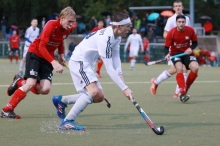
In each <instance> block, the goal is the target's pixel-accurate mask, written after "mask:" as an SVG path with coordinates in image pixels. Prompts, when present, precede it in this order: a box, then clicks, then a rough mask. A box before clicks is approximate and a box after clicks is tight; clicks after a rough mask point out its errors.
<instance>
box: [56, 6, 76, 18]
mask: <svg viewBox="0 0 220 146" xmlns="http://www.w3.org/2000/svg"><path fill="white" fill-rule="evenodd" d="M68 15H69V16H76V13H75V11H74V10H73V9H72V8H71V7H70V6H68V7H66V8H64V9H63V10H62V11H61V12H60V15H59V18H60V17H62V16H64V17H66V16H68Z"/></svg>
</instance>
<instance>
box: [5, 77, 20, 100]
mask: <svg viewBox="0 0 220 146" xmlns="http://www.w3.org/2000/svg"><path fill="white" fill-rule="evenodd" d="M20 79H22V77H21V76H20V75H19V74H16V75H15V76H14V78H13V82H12V84H11V85H9V87H8V90H7V94H8V96H11V95H12V94H14V92H15V91H16V90H17V89H18V88H19V87H18V84H17V83H18V81H19V80H20Z"/></svg>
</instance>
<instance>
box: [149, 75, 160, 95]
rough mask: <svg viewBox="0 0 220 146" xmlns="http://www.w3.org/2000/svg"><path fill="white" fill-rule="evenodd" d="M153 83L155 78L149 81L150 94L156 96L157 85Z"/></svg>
mask: <svg viewBox="0 0 220 146" xmlns="http://www.w3.org/2000/svg"><path fill="white" fill-rule="evenodd" d="M154 81H155V78H152V79H151V81H150V82H151V86H150V92H151V94H153V95H156V93H157V87H158V85H157V84H155V83H154Z"/></svg>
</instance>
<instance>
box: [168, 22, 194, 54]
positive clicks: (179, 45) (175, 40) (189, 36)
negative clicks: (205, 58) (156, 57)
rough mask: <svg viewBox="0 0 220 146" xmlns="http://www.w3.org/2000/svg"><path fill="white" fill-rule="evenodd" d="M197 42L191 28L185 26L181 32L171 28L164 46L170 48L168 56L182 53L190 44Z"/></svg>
mask: <svg viewBox="0 0 220 146" xmlns="http://www.w3.org/2000/svg"><path fill="white" fill-rule="evenodd" d="M191 41H192V42H194V41H197V35H196V33H195V31H194V30H193V28H191V27H189V26H185V27H184V30H183V31H178V30H177V27H174V28H172V29H171V30H170V31H169V32H168V34H167V37H166V42H165V46H166V47H168V48H170V55H171V56H172V55H173V54H177V53H183V52H185V50H187V49H188V48H189V47H190V42H191Z"/></svg>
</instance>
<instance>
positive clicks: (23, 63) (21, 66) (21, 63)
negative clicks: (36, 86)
mask: <svg viewBox="0 0 220 146" xmlns="http://www.w3.org/2000/svg"><path fill="white" fill-rule="evenodd" d="M24 66H25V62H24V61H21V62H20V66H19V71H22V72H23V69H24Z"/></svg>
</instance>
